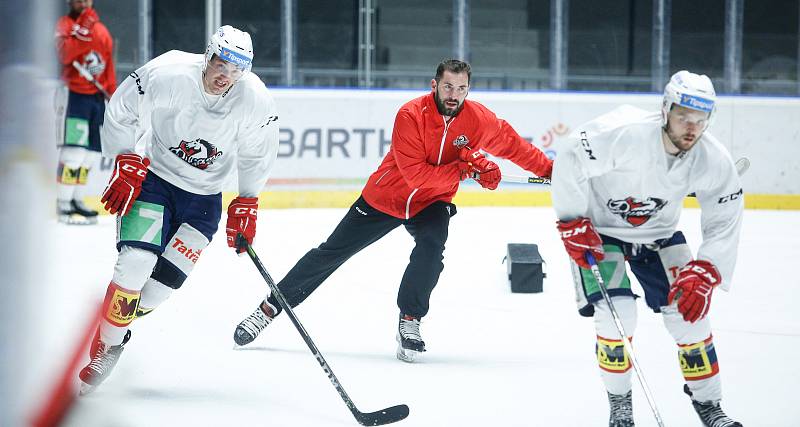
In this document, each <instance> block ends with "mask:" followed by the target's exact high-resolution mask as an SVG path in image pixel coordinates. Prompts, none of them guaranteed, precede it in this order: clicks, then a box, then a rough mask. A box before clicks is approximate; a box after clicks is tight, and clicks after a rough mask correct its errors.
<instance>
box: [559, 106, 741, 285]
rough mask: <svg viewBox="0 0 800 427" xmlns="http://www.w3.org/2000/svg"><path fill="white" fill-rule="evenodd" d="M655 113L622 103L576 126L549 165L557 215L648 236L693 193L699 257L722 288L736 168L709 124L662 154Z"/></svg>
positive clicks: (627, 236)
mask: <svg viewBox="0 0 800 427" xmlns="http://www.w3.org/2000/svg"><path fill="white" fill-rule="evenodd" d="M661 132H662V130H661V113H660V112H647V111H644V110H641V109H638V108H635V107H632V106H627V105H625V106H621V107H619V108H617V109H615V110H613V111H611V112H609V113H607V114H604V115H602V116H600V117H597V118H596V119H594V120H592V121H590V122H588V123H586V124H583V125H581V126H580V127H578V128H577V130H576V131H575V132H573V133H572V134H571V135H570V137H569V138H567V140H566V142H565V143H564V145H563V146H562V147H560V148H559V151H558V157H557V158H556V160H555V162H554V164H553V180H552V197H553V206H554V207H555V210H556V215H557V216H558V218H559V219H561V220H570V219H574V218H577V217H588V218H590V219H591V220H592V223H593V224H594V225H595V228H597V231H598V233H600V234H604V235H607V236H611V237H614V238H617V239H619V240H622V241H625V242H630V243H652V242H654V241H656V240H658V239H663V238H668V237H670V236H672V234H673V233H674V232H675V231H676V227H677V225H678V220H679V218H680V213H681V207H682V206H683V199H684V197H686V195H687V194H689V193H695V194H696V195H697V201H698V202H699V204H700V208H701V209H702V214H701V227H702V233H703V242H702V244H701V245H700V248H699V249H698V252H697V258H698V259H704V260H708V261H710V262H711V263H713V264H714V265H716V266H717V268H718V269H719V271H720V274H722V278H723V284H722V286H723V288H724V289H728V288H729V286H730V278H731V275H732V274H733V268H734V265H735V264H736V252H737V247H738V244H739V230H740V228H741V221H742V213H743V210H744V200H743V197H742V185H741V183H740V181H739V176H738V175H737V173H736V167H735V166H734V164H733V161H732V160H731V157H730V154H729V153H728V151H727V150H726V149H725V147H724V146H723V145H722V144H721V143H720V142H719V141H717V139H716V138H714V137H713V136H712V135H711V134H710V133H709V132H708V131H706V132H704V133H703V135H702V136H701V138H700V140H699V141H697V143H696V144H695V145H694V147H692V148H691V149H690V150H689V151H688V152H686V153H685V155H684V156H682V157H676V156H671V155H669V154H667V153H666V151H665V149H664V144H663V142H662V139H661V138H662V136H661Z"/></svg>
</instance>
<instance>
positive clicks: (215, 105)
mask: <svg viewBox="0 0 800 427" xmlns="http://www.w3.org/2000/svg"><path fill="white" fill-rule="evenodd" d="M203 63H204V57H203V55H199V54H190V53H186V52H181V51H177V50H173V51H170V52H167V53H165V54H163V55H161V56H159V57H158V58H155V59H153V60H152V61H150V62H148V63H147V64H145V65H144V66H143V67H141V68H139V69H138V70H136V71H135V72H133V73H131V74H130V76H128V78H126V79H125V81H124V82H122V84H121V85H120V86H119V88H118V89H117V91H116V92H115V93H114V96H113V97H112V98H111V101H109V103H108V107H107V108H106V114H105V124H104V126H103V131H102V134H101V136H102V146H103V155H104V156H106V157H110V158H112V159H113V158H115V157H116V156H117V154H119V153H125V152H137V153H138V154H143V155H144V156H145V157H148V158H149V159H150V161H151V163H150V167H149V169H150V171H151V172H152V173H155V174H156V175H158V176H159V177H160V178H163V179H164V180H166V181H167V182H169V183H171V184H173V185H175V186H177V187H179V188H181V189H183V190H186V191H189V192H191V193H195V194H204V195H205V194H216V193H219V192H221V191H222V190H223V188H222V187H223V184H224V182H225V179H226V177H227V176H228V175H229V174H230V173H231V172H232V171H233V170H236V171H238V177H239V194H240V195H242V196H246V197H254V196H257V195H258V193H259V192H261V191H262V189H263V188H264V185H265V183H266V180H267V178H268V176H269V172H270V169H271V168H272V165H273V163H274V162H275V158H276V157H277V154H278V143H279V141H278V123H277V120H278V113H277V111H276V108H275V102H274V101H273V99H272V95H270V93H269V91H268V90H267V88H266V86H264V83H262V82H261V80H260V79H259V78H258V77H257V76H256V75H254V74H253V73H244V75H243V76H242V77H241V78H240V79H239V81H237V82H236V83H235V84H233V86H231V88H230V89H229V90H228V91H227V92H226V93H224V94H222V95H209V94H207V93H206V92H205V90H204V89H203V82H202V67H203Z"/></svg>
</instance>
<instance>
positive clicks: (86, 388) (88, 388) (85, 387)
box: [78, 381, 97, 396]
mask: <svg viewBox="0 0 800 427" xmlns="http://www.w3.org/2000/svg"><path fill="white" fill-rule="evenodd" d="M96 388H97V386H96V385H91V384H86V383H85V382H83V381H81V390H80V391H79V392H78V394H79V395H81V396H86V395H87V394H89V393H91V392H93V391H94V390H95V389H96Z"/></svg>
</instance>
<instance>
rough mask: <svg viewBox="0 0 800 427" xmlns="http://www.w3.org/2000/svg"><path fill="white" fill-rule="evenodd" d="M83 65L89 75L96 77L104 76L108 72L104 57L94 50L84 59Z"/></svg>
mask: <svg viewBox="0 0 800 427" xmlns="http://www.w3.org/2000/svg"><path fill="white" fill-rule="evenodd" d="M82 65H83V66H84V67H86V69H87V70H89V74H91V75H93V76H95V77H96V76H99V75H100V74H103V71H105V70H106V63H105V61H103V57H102V56H101V55H100V54H99V53H97V52H95V51H93V50H92V51H90V52H89V53H87V54H86V56H84V57H83V64H82Z"/></svg>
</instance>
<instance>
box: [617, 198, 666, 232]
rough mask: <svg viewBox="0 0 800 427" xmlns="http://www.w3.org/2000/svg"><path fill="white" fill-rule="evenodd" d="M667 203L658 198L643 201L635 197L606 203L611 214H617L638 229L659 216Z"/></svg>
mask: <svg viewBox="0 0 800 427" xmlns="http://www.w3.org/2000/svg"><path fill="white" fill-rule="evenodd" d="M666 204H667V201H666V200H664V199H659V198H656V197H648V198H647V200H645V201H641V200H638V199H636V198H633V197H626V198H625V199H622V200H609V201H608V203H606V206H608V209H609V210H610V211H611V213H614V214H617V215H619V216H621V217H622V219H624V220H625V221H627V222H628V223H629V224H631V225H632V226H634V227H638V226H640V225H642V224H644V223H646V222H647V221H649V220H650V218H651V217H652V216H653V215H655V214H657V213H658V212H659V211H660V210H661V209H662V208H664V206H666Z"/></svg>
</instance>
